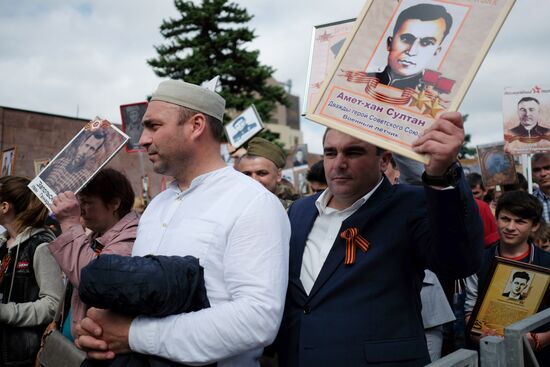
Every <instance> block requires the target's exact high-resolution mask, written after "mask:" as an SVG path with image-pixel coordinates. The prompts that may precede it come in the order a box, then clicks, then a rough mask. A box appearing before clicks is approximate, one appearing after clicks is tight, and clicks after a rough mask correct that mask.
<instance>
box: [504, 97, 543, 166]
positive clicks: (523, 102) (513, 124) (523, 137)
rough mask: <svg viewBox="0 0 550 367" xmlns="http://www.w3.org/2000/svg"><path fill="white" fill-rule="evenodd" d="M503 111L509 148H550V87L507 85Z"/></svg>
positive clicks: (521, 151)
mask: <svg viewBox="0 0 550 367" xmlns="http://www.w3.org/2000/svg"><path fill="white" fill-rule="evenodd" d="M502 113H503V120H504V122H503V123H504V125H503V130H504V141H505V143H506V145H505V149H506V151H507V152H510V153H512V154H518V155H519V154H530V153H541V152H548V151H550V87H539V86H535V87H533V88H523V89H521V88H507V89H505V90H504V96H503V98H502Z"/></svg>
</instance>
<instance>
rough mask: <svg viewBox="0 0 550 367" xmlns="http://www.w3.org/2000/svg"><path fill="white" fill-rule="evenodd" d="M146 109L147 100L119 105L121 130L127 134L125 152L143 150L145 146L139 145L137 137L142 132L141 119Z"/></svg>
mask: <svg viewBox="0 0 550 367" xmlns="http://www.w3.org/2000/svg"><path fill="white" fill-rule="evenodd" d="M146 110H147V102H138V103H130V104H125V105H122V106H120V116H121V117H122V131H124V133H125V134H126V135H128V137H129V140H128V143H126V151H127V152H145V148H144V147H142V146H141V145H139V138H140V137H141V133H143V125H142V124H141V120H142V119H143V115H145V111H146Z"/></svg>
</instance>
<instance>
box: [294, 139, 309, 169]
mask: <svg viewBox="0 0 550 367" xmlns="http://www.w3.org/2000/svg"><path fill="white" fill-rule="evenodd" d="M307 164H308V163H307V144H299V145H297V146H296V148H295V149H294V154H293V155H292V167H301V166H306V168H307Z"/></svg>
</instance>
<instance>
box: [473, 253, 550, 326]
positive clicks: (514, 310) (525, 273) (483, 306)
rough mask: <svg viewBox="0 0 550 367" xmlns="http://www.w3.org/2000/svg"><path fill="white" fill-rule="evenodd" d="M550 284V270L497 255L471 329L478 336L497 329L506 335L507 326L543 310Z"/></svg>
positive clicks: (480, 295) (479, 300) (480, 297)
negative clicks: (487, 330)
mask: <svg viewBox="0 0 550 367" xmlns="http://www.w3.org/2000/svg"><path fill="white" fill-rule="evenodd" d="M549 287H550V269H547V268H544V267H540V266H536V265H531V264H526V263H522V262H518V261H512V260H507V259H504V258H501V257H496V258H495V261H494V264H493V267H492V270H491V275H490V276H489V279H488V281H487V282H486V284H485V286H484V288H483V289H482V291H481V292H480V293H479V295H478V299H477V302H476V306H475V307H474V310H473V312H472V316H471V317H470V321H469V323H468V327H467V329H468V330H470V332H471V333H473V334H478V335H481V334H482V333H483V332H484V331H485V330H486V329H493V330H495V331H496V333H497V335H500V336H504V328H505V327H507V326H508V325H511V324H513V323H515V322H517V321H520V320H522V319H524V318H526V317H529V316H531V315H533V314H535V313H537V312H538V311H540V307H541V305H542V304H543V302H544V301H545V300H546V298H547V297H548V296H549Z"/></svg>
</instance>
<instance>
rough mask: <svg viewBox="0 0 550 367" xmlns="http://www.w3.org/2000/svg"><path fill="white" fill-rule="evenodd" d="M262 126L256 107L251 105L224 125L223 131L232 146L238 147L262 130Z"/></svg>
mask: <svg viewBox="0 0 550 367" xmlns="http://www.w3.org/2000/svg"><path fill="white" fill-rule="evenodd" d="M263 128H264V125H263V123H262V119H261V118H260V114H259V113H258V111H257V110H256V107H254V105H251V106H250V107H248V108H247V109H246V110H244V112H243V113H241V114H240V115H239V116H237V118H235V119H234V120H233V121H231V122H230V123H228V124H227V125H225V133H226V134H227V139H228V140H229V143H230V144H231V145H232V146H233V148H235V149H239V148H240V147H242V146H243V145H244V143H246V142H247V141H249V140H250V139H252V138H253V137H254V136H255V135H256V134H258V133H259V132H260V131H262V129H263Z"/></svg>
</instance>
